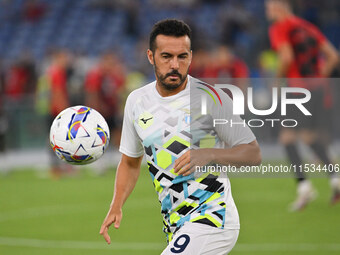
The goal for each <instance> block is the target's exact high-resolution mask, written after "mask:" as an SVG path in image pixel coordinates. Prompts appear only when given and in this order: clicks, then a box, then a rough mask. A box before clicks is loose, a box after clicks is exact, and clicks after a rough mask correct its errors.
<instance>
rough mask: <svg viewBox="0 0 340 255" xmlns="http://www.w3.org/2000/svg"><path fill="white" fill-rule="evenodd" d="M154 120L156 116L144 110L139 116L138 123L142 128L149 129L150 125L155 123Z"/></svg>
mask: <svg viewBox="0 0 340 255" xmlns="http://www.w3.org/2000/svg"><path fill="white" fill-rule="evenodd" d="M153 122H154V117H153V115H152V114H151V113H149V112H143V113H142V114H141V115H139V117H138V125H139V126H140V127H141V128H142V129H147V128H148V127H150V126H151V125H152V124H153Z"/></svg>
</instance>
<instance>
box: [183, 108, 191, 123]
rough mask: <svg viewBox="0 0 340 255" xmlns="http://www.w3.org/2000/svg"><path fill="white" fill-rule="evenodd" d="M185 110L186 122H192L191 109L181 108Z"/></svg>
mask: <svg viewBox="0 0 340 255" xmlns="http://www.w3.org/2000/svg"><path fill="white" fill-rule="evenodd" d="M181 110H182V111H183V112H184V118H183V120H184V122H185V124H190V122H191V115H190V110H189V109H187V108H184V109H181Z"/></svg>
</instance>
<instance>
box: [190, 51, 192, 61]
mask: <svg viewBox="0 0 340 255" xmlns="http://www.w3.org/2000/svg"><path fill="white" fill-rule="evenodd" d="M191 61H192V50H190V64H191Z"/></svg>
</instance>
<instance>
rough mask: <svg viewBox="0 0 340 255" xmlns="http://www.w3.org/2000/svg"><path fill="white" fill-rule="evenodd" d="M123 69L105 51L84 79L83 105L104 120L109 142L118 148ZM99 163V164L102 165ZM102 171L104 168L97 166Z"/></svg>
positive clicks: (119, 61) (117, 59)
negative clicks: (108, 130) (106, 125)
mask: <svg viewBox="0 0 340 255" xmlns="http://www.w3.org/2000/svg"><path fill="white" fill-rule="evenodd" d="M125 80H126V75H125V67H124V65H123V64H122V61H121V60H120V59H119V58H118V57H117V56H116V55H115V54H114V52H112V51H106V52H105V53H103V54H102V55H101V57H100V59H99V60H98V63H97V64H96V65H95V66H94V67H93V68H92V69H91V70H90V71H89V72H88V74H87V76H86V78H85V105H86V106H89V107H92V108H94V109H96V110H97V111H98V112H100V113H101V114H102V115H103V117H104V118H105V120H106V122H107V124H108V126H109V129H110V132H111V141H112V144H113V145H114V147H115V148H117V147H118V145H119V141H120V133H121V124H120V123H121V112H122V110H121V102H122V100H121V99H122V98H123V97H124V90H125V86H124V85H125ZM103 162H104V161H103V160H102V161H100V162H98V164H99V163H103ZM98 167H99V168H103V169H101V170H100V169H97V170H98V171H104V168H105V167H106V166H104V165H103V166H99V165H98V166H97V168H98Z"/></svg>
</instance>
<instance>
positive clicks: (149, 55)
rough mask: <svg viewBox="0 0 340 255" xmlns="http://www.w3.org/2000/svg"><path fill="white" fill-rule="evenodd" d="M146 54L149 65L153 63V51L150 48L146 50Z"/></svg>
mask: <svg viewBox="0 0 340 255" xmlns="http://www.w3.org/2000/svg"><path fill="white" fill-rule="evenodd" d="M146 54H147V55H148V60H149V62H150V64H151V65H154V63H155V62H154V60H153V52H152V51H151V50H150V49H148V51H147V52H146Z"/></svg>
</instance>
